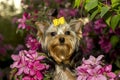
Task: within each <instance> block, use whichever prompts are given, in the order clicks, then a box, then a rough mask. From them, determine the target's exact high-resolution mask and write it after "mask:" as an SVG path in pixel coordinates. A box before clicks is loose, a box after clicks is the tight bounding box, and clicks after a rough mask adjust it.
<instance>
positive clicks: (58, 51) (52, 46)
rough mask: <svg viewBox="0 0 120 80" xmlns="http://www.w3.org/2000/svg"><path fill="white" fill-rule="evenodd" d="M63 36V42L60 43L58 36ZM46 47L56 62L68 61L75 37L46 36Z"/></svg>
mask: <svg viewBox="0 0 120 80" xmlns="http://www.w3.org/2000/svg"><path fill="white" fill-rule="evenodd" d="M60 37H63V38H65V43H64V44H60V42H59V38H60ZM46 42H49V43H47V48H48V51H49V52H50V55H51V56H52V57H53V58H54V59H55V61H56V62H58V63H60V62H65V63H66V62H68V60H69V58H70V57H71V55H72V53H73V51H74V48H75V43H74V42H76V39H74V37H73V36H72V35H71V36H65V35H59V36H56V37H54V38H48V37H47V38H46Z"/></svg>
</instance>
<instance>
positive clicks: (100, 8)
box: [10, 0, 120, 80]
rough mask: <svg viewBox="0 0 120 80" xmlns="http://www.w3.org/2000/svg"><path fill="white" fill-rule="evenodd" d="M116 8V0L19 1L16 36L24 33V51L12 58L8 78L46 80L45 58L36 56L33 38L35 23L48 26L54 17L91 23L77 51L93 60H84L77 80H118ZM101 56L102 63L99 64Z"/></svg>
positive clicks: (119, 35)
mask: <svg viewBox="0 0 120 80" xmlns="http://www.w3.org/2000/svg"><path fill="white" fill-rule="evenodd" d="M73 4H74V8H73ZM119 4H120V3H119V0H116V1H115V0H111V1H107V0H75V2H74V1H72V0H69V1H68V0H42V1H40V0H22V6H23V9H24V12H23V14H22V18H19V19H17V21H16V22H17V23H18V29H17V32H23V31H25V32H26V33H27V34H26V35H27V37H26V41H25V42H26V47H27V48H26V50H22V51H20V52H19V54H18V55H12V56H11V57H12V59H13V61H14V62H13V64H12V65H11V66H10V67H11V68H12V69H13V70H12V72H11V74H12V75H11V78H12V77H13V76H14V75H15V79H20V80H42V79H46V78H45V77H46V76H45V74H46V71H47V70H48V65H47V64H46V63H43V62H42V61H43V60H44V58H46V57H45V56H42V55H45V54H44V53H40V54H39V52H42V50H41V44H40V43H39V39H38V38H37V35H36V33H37V29H36V27H35V22H36V21H50V22H51V20H52V19H53V18H54V17H61V16H64V17H65V18H66V20H67V21H69V20H70V19H73V18H76V19H77V18H80V17H86V16H87V17H88V18H90V22H89V23H87V24H86V25H85V26H84V27H83V40H81V45H80V48H81V49H82V51H83V55H84V56H86V55H87V56H88V55H89V56H90V55H93V56H90V57H89V59H88V60H85V58H83V60H82V64H81V65H80V66H78V67H77V69H76V72H77V75H78V78H77V80H115V79H116V80H117V79H119V77H120V75H119V72H120V61H119V60H120V54H119V53H120V39H119V38H120V25H119V24H120V23H119V21H120V19H119V16H120V8H119V7H120V5H119ZM76 7H77V8H76ZM109 13H110V14H109ZM101 54H102V55H101ZM99 55H100V56H99ZM103 55H104V60H105V61H104V62H105V63H103V62H102V58H103ZM94 56H98V57H97V58H95V57H94ZM108 64H110V65H108ZM112 66H113V69H112ZM115 73H116V74H115ZM117 74H118V75H117ZM48 80H49V79H48Z"/></svg>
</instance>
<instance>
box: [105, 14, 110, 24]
mask: <svg viewBox="0 0 120 80" xmlns="http://www.w3.org/2000/svg"><path fill="white" fill-rule="evenodd" d="M110 20H111V16H110V17H108V18H107V19H106V20H105V22H106V23H107V25H108V26H110Z"/></svg>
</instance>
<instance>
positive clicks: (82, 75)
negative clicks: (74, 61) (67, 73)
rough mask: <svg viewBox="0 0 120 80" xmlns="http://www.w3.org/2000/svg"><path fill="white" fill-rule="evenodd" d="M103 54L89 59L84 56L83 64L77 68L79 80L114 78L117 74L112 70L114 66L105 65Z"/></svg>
mask: <svg viewBox="0 0 120 80" xmlns="http://www.w3.org/2000/svg"><path fill="white" fill-rule="evenodd" d="M102 57H103V55H100V56H98V57H97V58H95V57H94V56H90V57H89V59H87V60H85V58H83V60H82V65H81V66H78V67H77V68H76V71H77V76H78V77H77V80H114V79H115V78H116V75H115V74H114V73H113V72H111V70H112V66H111V65H108V66H103V65H102V62H101V59H102Z"/></svg>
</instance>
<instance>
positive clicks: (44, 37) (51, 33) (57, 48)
mask: <svg viewBox="0 0 120 80" xmlns="http://www.w3.org/2000/svg"><path fill="white" fill-rule="evenodd" d="M36 24H37V26H38V36H39V38H40V42H41V44H42V47H43V49H44V50H46V51H48V53H49V55H50V56H51V57H52V58H53V59H54V60H55V61H56V62H57V63H58V64H59V63H61V62H62V63H65V64H67V63H69V59H70V57H71V55H72V54H73V52H74V51H75V49H77V48H78V45H79V40H80V39H81V38H82V31H81V27H82V25H83V24H82V21H80V20H78V21H76V20H75V21H71V22H70V23H69V24H68V23H65V24H62V25H59V26H54V25H53V24H50V25H49V24H46V23H40V22H37V23H36Z"/></svg>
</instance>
